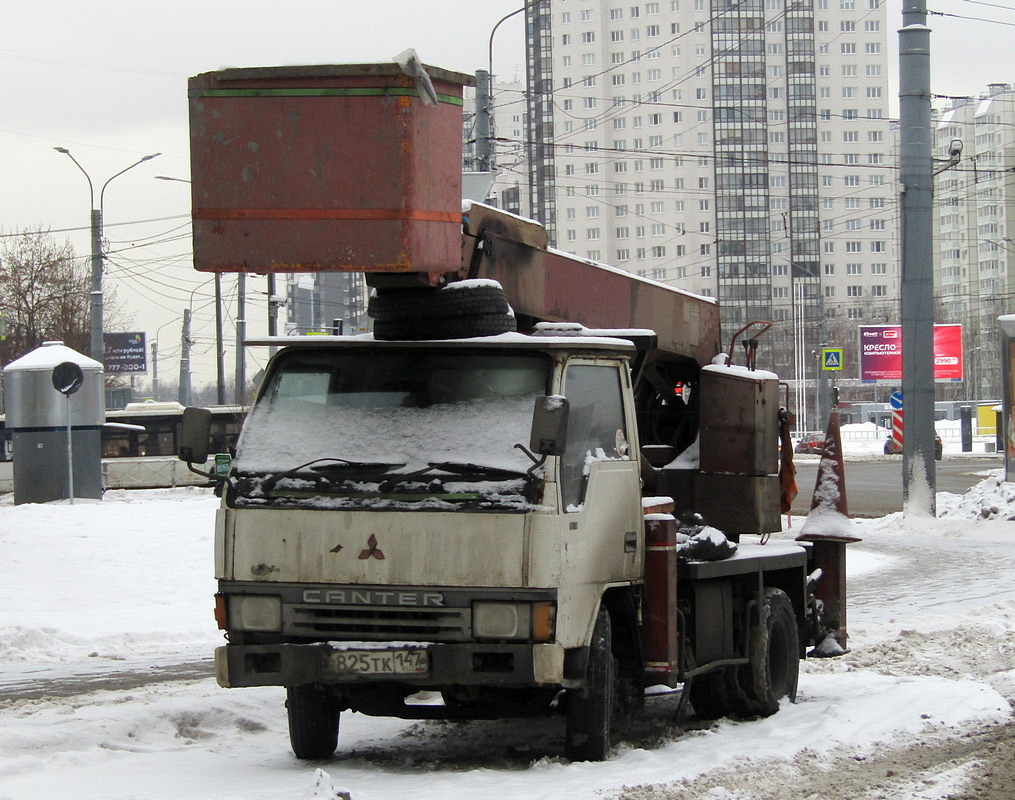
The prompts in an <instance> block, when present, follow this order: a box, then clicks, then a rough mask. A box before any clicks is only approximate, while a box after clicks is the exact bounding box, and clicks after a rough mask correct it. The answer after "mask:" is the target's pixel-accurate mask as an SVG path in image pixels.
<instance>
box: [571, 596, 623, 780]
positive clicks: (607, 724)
mask: <svg viewBox="0 0 1015 800" xmlns="http://www.w3.org/2000/svg"><path fill="white" fill-rule="evenodd" d="M615 681H616V664H615V662H614V658H613V630H612V627H611V625H610V614H609V612H608V611H607V610H606V608H600V609H599V616H598V617H597V618H596V626H595V628H594V629H593V631H592V645H591V647H590V648H589V664H588V685H587V686H586V687H585V688H584V689H569V690H568V692H567V723H566V731H565V734H564V739H565V742H564V754H565V756H567V758H569V759H570V760H571V761H604V760H605V759H606V757H607V756H608V755H609V753H610V736H611V729H612V727H613V706H614V698H615V696H616V687H615V685H614V684H615Z"/></svg>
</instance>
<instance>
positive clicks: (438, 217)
mask: <svg viewBox="0 0 1015 800" xmlns="http://www.w3.org/2000/svg"><path fill="white" fill-rule="evenodd" d="M193 217H194V219H212V220H220V219H311V220H313V219H334V220H340V219H382V220H397V219H402V220H422V221H424V222H456V223H460V222H461V221H462V215H461V212H458V211H426V210H423V209H404V208H195V209H194V212H193Z"/></svg>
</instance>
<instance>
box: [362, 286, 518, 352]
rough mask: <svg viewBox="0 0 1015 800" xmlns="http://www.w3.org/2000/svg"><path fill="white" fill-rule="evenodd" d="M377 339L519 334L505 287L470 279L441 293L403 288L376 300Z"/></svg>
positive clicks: (373, 306) (371, 312) (370, 308)
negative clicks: (514, 332) (515, 331)
mask: <svg viewBox="0 0 1015 800" xmlns="http://www.w3.org/2000/svg"><path fill="white" fill-rule="evenodd" d="M367 313H368V314H369V315H370V317H371V318H372V319H373V321H374V338H376V339H384V340H395V339H408V340H417V341H418V340H421V339H468V338H470V337H473V336H496V335H497V334H499V333H507V332H509V331H514V330H515V316H514V312H513V311H512V310H511V306H510V305H509V304H508V301H507V297H506V296H505V294H504V290H503V289H502V288H501V286H500V284H499V283H497V282H496V281H491V280H465V281H458V282H455V283H449V284H447V285H446V286H443V287H441V288H440V289H430V288H427V289H400V290H392V291H387V292H383V293H379V294H377V295H374V296H373V297H371V298H370V303H369V305H368V307H367Z"/></svg>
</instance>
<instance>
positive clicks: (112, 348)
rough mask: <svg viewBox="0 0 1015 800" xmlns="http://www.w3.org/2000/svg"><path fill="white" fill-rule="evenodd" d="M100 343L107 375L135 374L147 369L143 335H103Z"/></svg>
mask: <svg viewBox="0 0 1015 800" xmlns="http://www.w3.org/2000/svg"><path fill="white" fill-rule="evenodd" d="M102 343H103V349H104V350H105V353H104V354H103V363H104V364H105V367H106V372H107V373H109V372H119V373H125V374H131V373H133V374H137V373H139V372H145V371H146V370H147V369H148V360H147V353H146V350H145V335H144V334H143V333H105V334H103V335H102Z"/></svg>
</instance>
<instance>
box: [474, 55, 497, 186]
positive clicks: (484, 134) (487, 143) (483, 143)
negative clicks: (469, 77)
mask: <svg viewBox="0 0 1015 800" xmlns="http://www.w3.org/2000/svg"><path fill="white" fill-rule="evenodd" d="M490 88H491V87H490V73H489V72H487V71H486V70H485V69H477V70H476V171H477V172H492V171H493V147H492V145H493V137H492V136H491V134H490V127H491V124H490V123H491V121H490V98H491V96H492V93H491V91H490Z"/></svg>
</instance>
